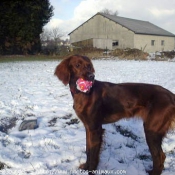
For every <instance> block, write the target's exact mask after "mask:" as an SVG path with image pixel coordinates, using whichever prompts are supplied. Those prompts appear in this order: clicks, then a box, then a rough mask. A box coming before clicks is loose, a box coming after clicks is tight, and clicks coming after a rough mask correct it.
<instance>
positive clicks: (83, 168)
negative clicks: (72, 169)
mask: <svg viewBox="0 0 175 175" xmlns="http://www.w3.org/2000/svg"><path fill="white" fill-rule="evenodd" d="M79 169H82V170H88V165H87V163H83V164H81V165H80V166H79Z"/></svg>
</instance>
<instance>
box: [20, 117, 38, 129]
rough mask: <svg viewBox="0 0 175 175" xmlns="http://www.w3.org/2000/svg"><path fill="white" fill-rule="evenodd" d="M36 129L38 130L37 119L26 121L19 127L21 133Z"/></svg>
mask: <svg viewBox="0 0 175 175" xmlns="http://www.w3.org/2000/svg"><path fill="white" fill-rule="evenodd" d="M36 128H38V124H37V119H32V120H24V121H23V122H22V123H21V125H20V127H19V131H23V130H32V129H36Z"/></svg>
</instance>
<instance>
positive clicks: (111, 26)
mask: <svg viewBox="0 0 175 175" xmlns="http://www.w3.org/2000/svg"><path fill="white" fill-rule="evenodd" d="M152 40H154V41H155V44H154V46H153V45H151V42H152ZM162 40H163V41H164V45H161V42H162ZM70 42H71V44H73V45H77V44H78V45H79V46H80V45H81V44H82V43H83V45H82V46H93V47H96V48H102V49H106V48H107V49H110V50H112V49H116V48H137V49H140V50H143V51H145V52H155V51H162V50H165V51H166V50H173V49H174V48H175V39H174V37H164V36H155V35H141V34H135V33H134V32H132V31H131V30H128V29H127V28H125V27H123V26H121V25H119V24H117V23H115V22H114V21H112V20H109V19H107V18H105V17H103V16H102V15H99V14H97V15H95V16H94V17H92V18H91V19H89V20H88V21H86V22H85V23H84V24H82V25H81V26H80V27H78V28H77V29H76V30H74V31H73V32H72V33H71V34H70ZM114 42H116V43H118V44H117V45H116V44H115V46H114V44H113V43H114Z"/></svg>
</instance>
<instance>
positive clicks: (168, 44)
mask: <svg viewBox="0 0 175 175" xmlns="http://www.w3.org/2000/svg"><path fill="white" fill-rule="evenodd" d="M152 40H154V45H152ZM162 41H164V42H163V43H162ZM162 44H163V45H162ZM134 47H135V48H137V49H140V50H143V51H145V52H156V51H167V50H173V49H174V48H175V38H174V37H166V36H155V35H138V34H135V36H134Z"/></svg>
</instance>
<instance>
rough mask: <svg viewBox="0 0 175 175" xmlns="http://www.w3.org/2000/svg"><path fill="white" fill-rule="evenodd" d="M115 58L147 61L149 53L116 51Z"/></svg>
mask: <svg viewBox="0 0 175 175" xmlns="http://www.w3.org/2000/svg"><path fill="white" fill-rule="evenodd" d="M112 55H113V56H115V57H119V58H121V59H122V58H125V59H135V60H146V59H147V57H148V53H146V52H143V51H142V50H139V49H129V48H128V49H116V50H114V51H113V53H112Z"/></svg>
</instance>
